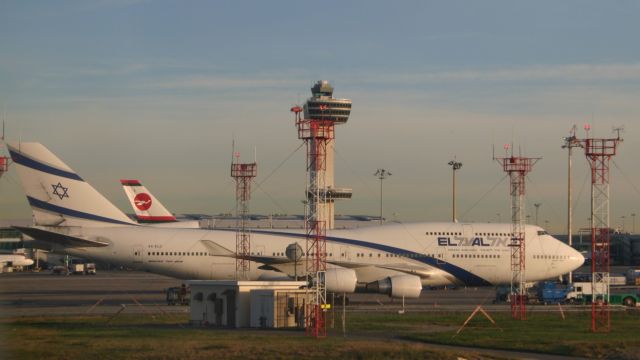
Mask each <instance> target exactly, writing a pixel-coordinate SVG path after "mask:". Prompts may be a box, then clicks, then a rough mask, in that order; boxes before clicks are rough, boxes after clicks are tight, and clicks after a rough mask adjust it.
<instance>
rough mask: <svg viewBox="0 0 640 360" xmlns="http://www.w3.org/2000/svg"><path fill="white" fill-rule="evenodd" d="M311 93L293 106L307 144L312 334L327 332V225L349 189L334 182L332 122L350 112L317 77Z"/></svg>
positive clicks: (308, 320) (343, 119) (348, 105)
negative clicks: (300, 102)
mask: <svg viewBox="0 0 640 360" xmlns="http://www.w3.org/2000/svg"><path fill="white" fill-rule="evenodd" d="M311 93H312V96H311V97H310V98H309V99H308V100H307V102H306V103H305V105H304V107H300V106H294V107H292V108H291V112H293V113H294V116H295V124H296V126H297V128H298V138H299V139H301V140H303V141H304V142H305V144H306V145H307V174H308V176H307V186H306V198H307V211H306V214H305V231H306V238H307V241H306V251H305V253H306V273H307V277H308V281H309V287H310V291H312V292H313V293H314V296H313V299H312V300H311V303H310V304H309V305H308V307H307V315H306V316H307V318H306V327H307V335H312V336H315V337H316V338H319V337H325V336H326V334H327V329H326V322H325V311H326V309H327V306H328V304H327V289H326V279H325V275H326V270H327V243H326V231H327V228H329V229H331V228H333V220H334V208H333V203H334V200H335V199H341V198H347V199H348V198H350V197H351V189H338V188H335V186H334V172H333V168H334V163H333V159H334V153H333V149H334V140H335V125H337V124H344V123H346V122H347V120H348V118H349V114H350V113H351V100H348V99H335V98H333V87H332V86H331V85H330V84H329V82H328V81H326V80H322V81H318V82H317V83H316V84H315V85H314V86H313V87H312V88H311Z"/></svg>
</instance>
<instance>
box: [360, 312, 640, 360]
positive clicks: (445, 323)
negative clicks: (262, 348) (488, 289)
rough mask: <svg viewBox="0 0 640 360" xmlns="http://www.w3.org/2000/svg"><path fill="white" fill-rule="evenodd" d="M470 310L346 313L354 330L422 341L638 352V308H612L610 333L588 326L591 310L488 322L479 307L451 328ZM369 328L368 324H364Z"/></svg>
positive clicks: (561, 351) (599, 353)
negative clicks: (391, 332) (635, 309)
mask: <svg viewBox="0 0 640 360" xmlns="http://www.w3.org/2000/svg"><path fill="white" fill-rule="evenodd" d="M469 315H470V313H439V314H434V313H426V314H407V315H404V316H400V315H395V314H387V315H378V316H377V315H375V314H374V315H371V314H357V315H355V314H354V315H351V318H350V320H349V324H350V328H352V329H353V331H362V330H365V331H369V332H377V333H385V332H388V331H394V332H395V333H396V334H397V336H398V337H399V338H402V339H407V340H412V341H422V342H425V343H434V344H446V345H457V346H470V347H478V348H491V349H505V350H516V351H527V352H540V353H551V354H558V355H571V356H582V357H589V358H617V359H638V358H640V355H638V354H639V353H640V312H638V311H628V312H614V313H612V319H611V322H612V327H611V331H610V332H609V333H592V332H591V331H590V324H591V313H590V312H579V313H574V312H571V313H566V314H565V316H566V319H564V320H563V319H562V318H561V316H560V314H559V313H532V312H530V313H529V314H528V319H527V320H525V321H519V320H513V319H512V318H511V317H510V315H509V314H506V313H499V314H490V315H491V316H492V318H493V319H494V320H495V321H496V324H495V325H494V324H492V323H491V322H490V321H489V320H487V319H486V318H485V317H484V316H483V315H482V314H480V313H478V314H476V316H475V317H474V318H473V319H472V320H471V321H470V322H469V323H468V324H467V326H466V327H465V328H464V329H463V330H462V331H461V332H460V333H459V334H456V332H457V331H458V329H459V328H460V327H461V326H462V324H463V323H464V321H465V320H466V319H467V317H468V316H469ZM366 329H368V330H366Z"/></svg>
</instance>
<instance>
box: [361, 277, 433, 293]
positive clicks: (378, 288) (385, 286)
mask: <svg viewBox="0 0 640 360" xmlns="http://www.w3.org/2000/svg"><path fill="white" fill-rule="evenodd" d="M367 291H369V292H376V293H381V294H387V295H389V296H391V297H395V298H400V297H407V298H418V297H420V292H421V291H422V283H421V281H420V278H419V277H417V276H415V275H395V276H389V277H386V278H384V279H382V280H378V281H374V282H370V283H368V284H367Z"/></svg>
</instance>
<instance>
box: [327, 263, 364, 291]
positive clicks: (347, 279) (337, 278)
mask: <svg viewBox="0 0 640 360" xmlns="http://www.w3.org/2000/svg"><path fill="white" fill-rule="evenodd" d="M325 274H326V275H325V276H326V277H325V285H326V287H327V291H328V292H334V293H353V292H355V290H356V282H357V281H358V277H357V276H356V272H355V271H354V270H352V269H344V268H330V269H327V272H326V273H325Z"/></svg>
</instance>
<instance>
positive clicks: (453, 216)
mask: <svg viewBox="0 0 640 360" xmlns="http://www.w3.org/2000/svg"><path fill="white" fill-rule="evenodd" d="M449 165H450V166H451V169H452V170H453V189H452V200H451V201H452V210H451V221H453V222H456V171H457V170H460V168H461V167H462V163H461V162H458V161H456V158H455V157H454V158H453V160H451V161H449Z"/></svg>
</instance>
